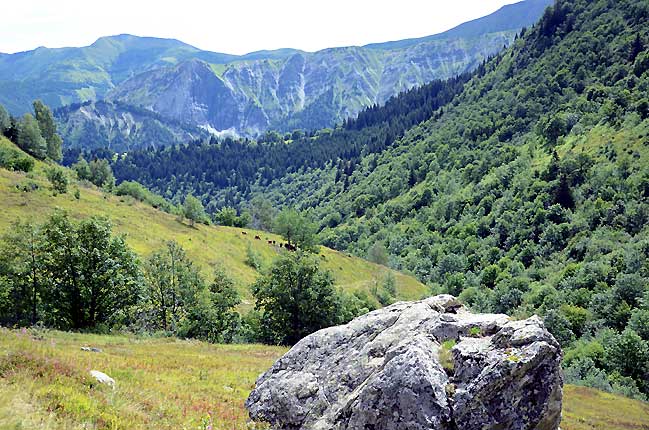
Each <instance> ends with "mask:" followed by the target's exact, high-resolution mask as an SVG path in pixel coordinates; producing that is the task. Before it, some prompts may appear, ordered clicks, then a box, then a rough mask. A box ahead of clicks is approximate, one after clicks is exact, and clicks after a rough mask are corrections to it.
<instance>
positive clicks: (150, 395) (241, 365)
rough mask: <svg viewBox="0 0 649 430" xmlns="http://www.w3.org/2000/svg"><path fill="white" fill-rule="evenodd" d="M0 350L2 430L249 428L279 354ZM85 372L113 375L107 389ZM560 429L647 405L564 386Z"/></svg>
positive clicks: (96, 338)
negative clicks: (252, 405) (258, 389)
mask: <svg viewBox="0 0 649 430" xmlns="http://www.w3.org/2000/svg"><path fill="white" fill-rule="evenodd" d="M82 346H94V347H98V348H101V349H102V352H99V353H94V352H84V351H81V350H80V348H81V347H82ZM0 351H1V352H0V399H2V400H3V401H2V402H0V429H2V430H5V429H12V430H13V429H50V430H59V429H61V430H63V429H65V430H68V429H69V430H72V429H75V430H76V429H150V428H156V429H208V428H210V427H209V426H210V425H211V426H212V427H211V428H212V429H214V430H217V429H218V430H221V429H222V430H226V429H232V430H234V429H247V428H249V427H247V418H248V417H247V413H246V411H245V409H244V407H243V402H244V400H245V399H246V397H247V396H248V393H249V392H250V390H251V389H252V388H253V386H254V382H255V380H256V378H257V376H258V375H259V374H260V373H262V372H263V371H265V370H266V369H267V368H268V367H269V366H270V365H271V364H272V363H273V362H274V360H276V359H277V358H278V357H280V356H281V355H282V354H283V353H284V352H285V351H286V349H285V348H280V347H269V346H261V345H210V344H207V343H203V342H198V341H184V340H177V339H169V338H163V339H155V338H137V337H131V336H121V335H116V336H102V335H89V334H73V333H63V332H54V331H38V330H33V329H31V330H29V329H28V330H8V329H0ZM90 370H99V371H102V372H105V373H107V374H108V375H110V376H111V377H113V378H114V379H115V380H116V387H115V389H111V388H110V387H108V386H104V385H99V384H97V383H95V382H94V381H93V379H92V378H91V377H90V375H89V371H90ZM561 427H562V429H563V430H592V429H597V430H618V429H619V430H623V429H638V430H640V429H649V404H646V403H642V402H638V401H633V400H628V399H625V398H622V397H619V396H615V395H611V394H607V393H603V392H599V391H596V390H592V389H588V388H582V387H574V386H567V387H565V396H564V420H563V423H562V426H561Z"/></svg>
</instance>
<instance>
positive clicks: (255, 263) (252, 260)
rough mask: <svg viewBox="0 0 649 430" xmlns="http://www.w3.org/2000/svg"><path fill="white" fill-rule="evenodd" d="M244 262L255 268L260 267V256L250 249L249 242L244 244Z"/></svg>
mask: <svg viewBox="0 0 649 430" xmlns="http://www.w3.org/2000/svg"><path fill="white" fill-rule="evenodd" d="M246 264H247V265H248V266H250V267H252V268H253V269H255V270H259V269H261V256H260V255H259V253H257V252H256V251H255V250H254V249H252V245H251V244H250V242H248V245H247V246H246Z"/></svg>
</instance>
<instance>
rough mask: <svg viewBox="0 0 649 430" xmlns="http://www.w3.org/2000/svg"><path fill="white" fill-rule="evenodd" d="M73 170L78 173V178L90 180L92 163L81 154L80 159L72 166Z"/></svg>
mask: <svg viewBox="0 0 649 430" xmlns="http://www.w3.org/2000/svg"><path fill="white" fill-rule="evenodd" d="M71 167H72V170H74V171H75V173H76V174H77V178H79V180H82V181H90V179H91V178H92V175H91V173H90V165H89V164H88V162H87V161H86V159H85V158H83V157H82V156H79V159H78V160H77V162H76V163H74V164H73V165H72V166H71Z"/></svg>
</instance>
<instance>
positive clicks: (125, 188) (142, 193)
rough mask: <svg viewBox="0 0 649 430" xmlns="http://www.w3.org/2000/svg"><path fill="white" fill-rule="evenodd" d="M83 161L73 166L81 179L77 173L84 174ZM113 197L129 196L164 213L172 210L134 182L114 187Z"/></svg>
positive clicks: (156, 196) (162, 199) (170, 206)
mask: <svg viewBox="0 0 649 430" xmlns="http://www.w3.org/2000/svg"><path fill="white" fill-rule="evenodd" d="M84 163H85V160H83V159H80V160H79V162H78V163H77V164H75V166H73V167H74V168H75V170H77V175H79V177H81V175H80V174H79V172H80V171H81V172H85V171H86V167H85V166H87V163H85V164H84ZM87 171H88V173H89V172H90V171H89V169H88V170H87ZM113 192H114V193H115V195H118V196H131V197H133V198H134V199H136V200H138V201H141V202H144V203H147V204H148V205H150V206H152V207H154V208H156V209H161V210H163V211H165V212H171V211H172V209H173V206H172V205H171V203H169V202H168V201H167V200H165V199H164V198H163V197H161V196H159V195H157V194H155V193H152V192H151V191H149V190H148V189H146V188H145V187H144V186H143V185H142V184H140V183H139V182H135V181H124V182H122V183H121V184H119V185H118V186H117V187H115V190H114V191H113Z"/></svg>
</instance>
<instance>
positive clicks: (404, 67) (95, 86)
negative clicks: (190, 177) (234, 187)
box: [0, 0, 551, 149]
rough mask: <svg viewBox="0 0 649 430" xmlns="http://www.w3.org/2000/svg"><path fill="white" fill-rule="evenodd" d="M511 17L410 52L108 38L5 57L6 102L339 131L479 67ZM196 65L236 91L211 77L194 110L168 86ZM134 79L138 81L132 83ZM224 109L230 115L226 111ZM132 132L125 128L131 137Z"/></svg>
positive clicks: (2, 89) (251, 129) (498, 44)
mask: <svg viewBox="0 0 649 430" xmlns="http://www.w3.org/2000/svg"><path fill="white" fill-rule="evenodd" d="M543 3H545V4H550V3H551V0H526V1H523V2H520V3H517V4H515V5H511V6H510V8H511V7H515V8H518V9H522V10H528V12H529V14H531V15H540V13H541V12H540V7H539V4H543ZM508 10H510V9H508V8H507V7H505V8H501V9H500V10H499V11H497V12H495V13H494V14H492V15H488V16H487V17H484V18H481V19H478V20H476V21H474V22H473V24H471V26H473V27H472V28H478V30H480V23H481V22H487V23H488V25H486V26H485V27H484V28H482V29H481V30H480V31H477V33H476V32H475V31H474V33H473V34H470V36H471V37H464V38H463V37H458V38H455V39H453V38H450V39H449V38H448V37H445V36H444V34H445V33H442V34H439V35H435V36H434V37H433V39H434V40H432V39H431V40H423V41H418V42H417V43H416V44H414V45H413V42H412V41H410V42H407V43H406V45H407V46H404V47H399V48H396V47H395V48H391V49H387V46H385V45H383V46H382V48H381V49H377V48H376V47H375V48H371V47H362V46H351V47H338V48H329V49H325V50H320V51H316V52H313V53H309V52H304V51H300V50H295V49H291V48H283V49H279V50H272V51H269V50H265V51H264V50H262V51H256V52H252V53H249V54H245V55H242V56H236V55H231V54H224V53H215V52H209V51H202V50H200V49H198V48H196V47H194V46H192V45H188V44H186V43H184V42H181V41H179V40H176V39H160V38H152V37H138V36H133V35H128V34H122V35H116V36H106V37H102V38H99V39H97V40H96V41H95V42H94V43H93V44H91V45H89V46H87V47H82V48H55V49H49V48H39V49H37V50H33V51H26V52H23V53H18V54H12V55H7V56H0V103H2V104H3V105H5V106H6V107H7V108H8V110H9V111H10V112H12V113H14V114H20V113H23V112H26V111H29V109H30V106H31V102H32V100H34V99H38V98H40V99H42V100H43V101H44V102H45V103H47V104H48V105H50V106H52V107H53V108H57V107H60V106H62V105H69V104H73V103H80V102H85V101H88V100H91V101H95V100H101V99H104V98H108V99H109V100H110V101H119V102H121V103H123V104H128V105H132V106H137V107H139V108H145V109H147V110H152V111H154V112H157V113H159V114H161V115H163V116H168V117H169V119H172V120H181V121H186V120H188V119H191V118H193V117H195V116H196V115H198V112H199V111H205V112H207V114H206V113H203V114H202V116H201V115H198V117H199V119H200V121H201V122H196V123H194V124H193V126H201V127H203V128H205V129H208V130H216V131H224V130H230V131H232V132H234V133H238V134H241V135H248V136H255V135H258V134H260V133H263V132H265V131H266V130H268V129H279V130H280V131H290V130H293V129H298V128H302V129H317V128H323V127H331V126H333V125H334V124H335V123H337V122H340V121H342V120H344V119H345V118H347V117H350V116H354V115H356V114H357V113H358V112H359V111H360V110H361V109H362V108H364V107H367V106H370V105H373V104H382V103H384V102H385V101H386V100H387V99H388V98H389V97H391V96H394V95H396V94H398V93H399V92H401V91H403V90H406V89H409V88H411V87H413V86H418V85H422V84H424V83H426V82H429V81H431V80H434V79H438V78H448V77H452V76H454V75H457V74H459V73H461V72H464V71H466V70H469V69H472V68H474V67H476V66H477V64H479V63H480V62H481V61H483V60H484V59H486V58H487V57H488V56H490V55H493V54H494V53H495V52H498V51H499V50H500V49H502V47H503V46H505V45H509V44H510V43H511V41H512V40H513V39H514V38H515V36H516V34H517V33H518V30H519V29H520V28H521V27H523V26H525V25H526V24H527V23H528V22H529V18H528V17H525V14H521V17H522V18H520V19H519V20H517V19H516V17H514V18H512V19H506V20H504V21H506V22H507V23H508V24H509V25H508V26H509V27H510V29H509V30H506V31H496V32H494V31H492V30H493V29H494V28H495V29H497V30H501V29H502V28H504V27H498V28H497V27H494V25H493V24H491V23H490V22H491V21H493V20H494V18H493V16H496V17H498V16H499V15H502V14H505V15H511V14H510V13H509V12H507V11H508ZM503 11H504V12H503ZM490 17H491V18H490ZM485 20H487V21H485ZM490 20H491V21H490ZM500 20H501V21H503V19H502V18H500ZM496 21H498V19H496ZM505 27H507V26H505ZM458 29H459V30H458ZM462 29H463V27H462V26H459V27H456V29H451V30H449V31H450V32H451V33H448V32H447V33H446V34H447V35H448V34H454V33H453V32H455V34H459V35H460V36H462V34H461V33H462V31H465V30H462ZM465 33H466V31H465ZM476 34H479V35H478V36H477V37H476ZM435 38H437V39H439V40H437V39H435ZM388 43H389V42H388ZM376 46H381V44H378V45H376ZM196 59H198V60H201V61H203V62H205V63H207V64H208V65H209V66H210V68H211V69H212V71H213V74H214V75H215V76H216V77H218V78H219V79H220V80H221V81H227V82H226V85H225V86H226V87H227V88H222V85H221V84H219V83H218V82H216V81H215V80H214V79H212V77H211V76H209V75H208V74H206V73H204V74H203V73H199V74H198V75H196V76H195V78H196V81H197V82H195V87H196V88H199V89H202V90H209V91H213V92H215V93H216V94H211V95H210V98H209V99H210V100H211V102H212V103H211V104H210V103H208V104H207V105H206V104H205V103H200V102H197V103H194V100H193V98H192V94H193V92H192V91H190V89H189V88H185V89H184V90H183V89H182V88H170V87H169V86H168V85H166V83H168V82H169V81H174V80H176V81H178V76H174V73H176V72H177V71H178V68H177V67H178V66H179V64H182V63H183V62H185V61H190V60H196ZM161 71H164V73H163V72H161ZM163 75H164V76H163ZM152 76H153V77H159V78H160V80H161V82H160V85H158V86H156V85H154V83H153V82H149V85H148V89H147V90H146V91H144V90H143V89H142V88H139V89H138V90H139V91H130V90H127V89H132V88H133V87H137V86H142V84H143V82H144V81H147V80H149V81H151V79H152ZM130 80H135V83H133V82H131V83H129V81H130ZM203 81H204V82H203ZM216 87H218V88H216ZM125 88H127V89H125ZM156 99H157V101H156ZM170 100H171V101H172V102H173V103H172V105H173V106H172V107H170V108H167V110H165V109H163V108H162V107H161V106H166V105H167V104H168V103H169V101H170ZM215 103H216V105H215ZM222 103H225V106H226V107H225V108H221V107H220V104H222ZM216 110H220V111H221V112H216ZM111 115H114V114H111ZM66 121H67V118H65V117H63V118H59V124H60V125H61V126H62V127H61V128H62V129H67V128H70V127H69V126H66V125H65V122H66ZM89 127H90V128H96V127H94V126H89ZM127 132H128V131H127V130H122V133H123V137H124V138H126V137H127ZM63 137H64V140H65V141H66V142H67V145H68V146H78V144H79V141H83V140H88V137H89V136H85V137H84V138H81V139H79V138H78V137H77V135H65V136H63ZM103 140H106V139H103ZM139 143H140V144H142V145H151V144H153V145H156V144H157V142H154V141H153V142H152V141H143V142H139ZM177 143H181V142H180V141H177ZM125 149H126V148H125Z"/></svg>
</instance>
